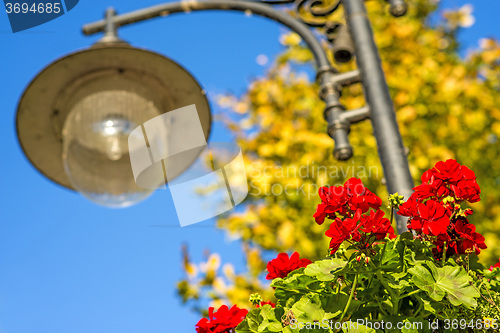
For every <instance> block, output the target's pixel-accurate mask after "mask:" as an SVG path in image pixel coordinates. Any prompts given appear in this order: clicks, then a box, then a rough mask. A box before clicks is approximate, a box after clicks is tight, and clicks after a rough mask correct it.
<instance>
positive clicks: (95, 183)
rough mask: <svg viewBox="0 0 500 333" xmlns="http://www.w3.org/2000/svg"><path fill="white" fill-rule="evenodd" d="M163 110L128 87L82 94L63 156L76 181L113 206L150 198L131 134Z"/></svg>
mask: <svg viewBox="0 0 500 333" xmlns="http://www.w3.org/2000/svg"><path fill="white" fill-rule="evenodd" d="M159 114H160V112H159V110H158V109H157V108H156V107H155V105H154V104H153V103H152V102H150V101H148V100H146V99H145V98H144V97H142V96H140V95H138V94H136V93H134V92H130V91H125V90H106V91H98V92H94V93H92V94H90V95H88V96H86V97H84V98H83V99H81V100H79V101H78V102H77V103H76V104H75V105H74V106H73V108H72V109H71V111H70V113H69V114H68V117H67V118H66V121H65V123H64V127H63V131H62V138H63V152H62V158H63V163H64V169H65V171H66V174H67V176H68V179H69V181H70V183H71V185H73V187H74V188H75V189H76V190H78V191H79V192H80V193H81V194H82V195H84V196H85V197H86V198H88V199H89V200H91V201H93V202H95V203H97V204H99V205H103V206H107V207H126V206H130V205H132V204H135V203H137V202H139V201H142V200H144V199H145V198H147V197H148V196H149V195H150V194H151V193H152V192H153V190H152V189H144V188H141V187H139V186H138V185H137V184H136V183H135V181H134V176H133V173H132V166H131V164H130V154H129V149H128V136H129V134H130V132H131V131H132V130H134V129H135V128H136V127H138V126H140V125H141V124H142V123H144V122H145V121H147V120H149V119H152V118H154V117H156V116H158V115H159Z"/></svg>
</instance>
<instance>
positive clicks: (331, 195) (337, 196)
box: [313, 186, 348, 224]
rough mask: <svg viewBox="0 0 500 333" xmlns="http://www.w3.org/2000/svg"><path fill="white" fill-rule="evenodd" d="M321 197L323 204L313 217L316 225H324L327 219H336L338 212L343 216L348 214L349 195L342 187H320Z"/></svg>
mask: <svg viewBox="0 0 500 333" xmlns="http://www.w3.org/2000/svg"><path fill="white" fill-rule="evenodd" d="M318 193H319V197H320V198H321V203H320V204H319V205H318V207H317V208H316V213H314V215H313V217H314V219H315V220H316V223H318V224H323V222H324V221H325V218H326V217H329V218H335V213H336V212H338V213H339V214H341V215H344V214H346V212H347V206H346V203H347V200H348V197H347V194H346V191H345V190H344V187H342V186H331V187H326V186H323V187H320V189H319V191H318Z"/></svg>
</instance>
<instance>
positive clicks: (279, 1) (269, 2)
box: [259, 0, 295, 5]
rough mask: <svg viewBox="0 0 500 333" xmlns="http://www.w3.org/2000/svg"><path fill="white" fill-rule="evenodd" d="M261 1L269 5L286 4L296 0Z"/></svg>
mask: <svg viewBox="0 0 500 333" xmlns="http://www.w3.org/2000/svg"><path fill="white" fill-rule="evenodd" d="M259 2H262V3H267V4H268V5H286V4H288V3H294V2H295V0H260V1H259Z"/></svg>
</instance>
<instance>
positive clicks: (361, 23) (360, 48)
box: [343, 0, 414, 233]
mask: <svg viewBox="0 0 500 333" xmlns="http://www.w3.org/2000/svg"><path fill="white" fill-rule="evenodd" d="M343 5H344V11H345V16H346V20H347V24H348V25H349V27H350V30H351V36H352V39H353V41H354V45H355V47H356V61H357V63H358V68H359V70H360V72H361V78H362V82H363V86H364V92H365V98H366V101H367V103H368V105H369V106H370V110H371V118H370V119H371V122H372V125H373V132H374V135H375V138H376V139H377V146H378V154H379V156H380V160H381V162H382V168H383V170H384V176H385V179H386V182H387V190H388V191H389V193H391V194H392V193H394V192H399V194H402V195H404V196H405V199H408V197H409V196H410V195H411V193H412V192H413V191H412V187H413V186H414V184H413V179H412V177H411V174H410V168H409V166H408V160H407V158H406V154H405V150H404V146H403V140H402V139H401V134H400V132H399V127H398V124H397V122H396V114H395V112H394V106H393V104H392V100H391V96H390V95H389V89H388V87H387V82H386V81H385V76H384V72H383V71H382V67H381V64H380V56H379V54H378V50H377V46H376V44H375V41H374V39H373V32H372V29H371V26H370V21H369V20H368V15H367V12H366V8H365V5H364V2H363V0H344V1H343ZM397 229H398V232H399V233H401V232H404V231H407V226H406V218H403V217H402V216H399V215H398V216H397Z"/></svg>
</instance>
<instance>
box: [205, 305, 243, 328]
mask: <svg viewBox="0 0 500 333" xmlns="http://www.w3.org/2000/svg"><path fill="white" fill-rule="evenodd" d="M247 313H248V310H245V309H240V308H238V307H237V306H236V305H233V307H232V308H231V309H229V308H228V307H227V305H222V306H221V307H220V308H219V310H217V311H215V312H214V308H213V307H210V308H208V317H209V318H208V319H207V318H202V319H201V320H200V321H199V322H198V323H197V324H196V332H197V333H227V332H231V331H234V329H235V328H236V326H238V325H239V324H240V323H241V322H242V321H243V319H245V316H246V315H247Z"/></svg>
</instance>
